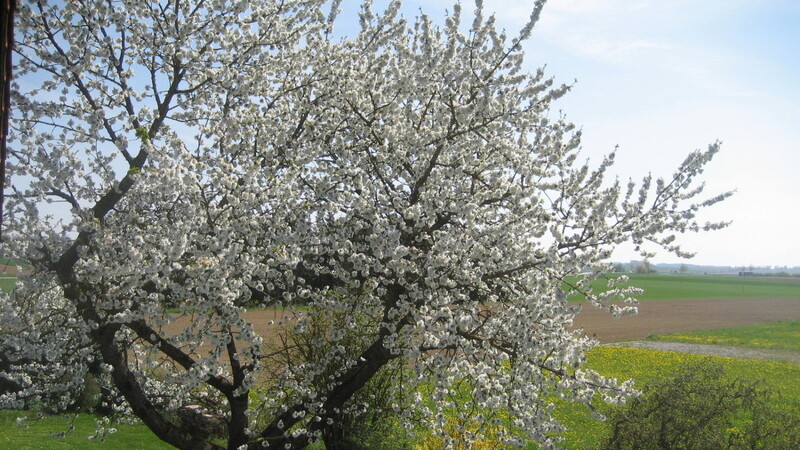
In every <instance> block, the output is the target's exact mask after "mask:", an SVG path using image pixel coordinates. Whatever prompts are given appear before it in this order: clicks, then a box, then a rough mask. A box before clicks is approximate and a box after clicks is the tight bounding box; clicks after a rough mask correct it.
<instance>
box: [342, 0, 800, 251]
mask: <svg viewBox="0 0 800 450" xmlns="http://www.w3.org/2000/svg"><path fill="white" fill-rule="evenodd" d="M346 3H347V2H346ZM376 3H377V6H376V9H379V8H381V7H382V5H383V4H385V2H379V1H378V2H376ZM531 4H532V2H531V1H529V0H503V1H499V0H494V1H493V0H486V1H485V8H486V10H487V11H494V12H496V15H497V19H498V22H499V23H500V24H501V26H502V27H504V28H506V29H507V30H508V31H509V34H511V35H513V34H514V33H515V32H516V30H517V29H518V28H520V27H521V26H522V25H523V24H524V23H525V21H526V19H527V17H528V15H529V11H530V9H531ZM451 5H452V2H451V1H446V0H429V1H424V2H423V1H407V2H406V4H405V6H404V11H406V13H407V14H409V15H413V14H415V12H416V11H419V9H420V8H421V9H422V10H424V11H425V12H426V13H429V14H430V15H432V16H434V17H441V13H442V12H443V11H444V10H445V9H446V8H451ZM463 9H464V11H465V12H469V11H471V10H472V9H473V6H472V3H471V2H464V3H463ZM465 22H467V23H469V21H466V20H465ZM525 50H526V56H527V62H528V64H529V65H530V70H535V68H537V67H539V66H541V65H544V64H546V65H547V72H548V73H549V74H550V75H552V76H554V77H555V78H556V80H557V81H559V82H565V83H570V82H572V81H573V80H577V83H576V84H575V87H574V89H573V90H572V92H570V93H569V94H568V95H567V96H566V97H565V98H563V99H562V100H560V101H559V102H558V103H557V104H556V105H555V107H556V108H558V109H560V110H562V111H563V112H564V113H565V114H566V116H567V118H568V119H570V120H571V121H573V122H574V123H576V124H577V125H579V126H581V127H582V128H583V131H584V140H583V152H584V155H586V157H589V158H592V160H598V159H599V158H600V155H602V154H604V153H608V152H609V151H611V150H612V149H613V148H614V146H615V145H619V148H620V149H619V152H618V158H617V161H618V164H617V167H616V174H618V175H619V176H620V178H622V179H627V178H630V177H633V178H639V177H640V176H641V175H644V174H646V173H648V172H652V173H653V175H654V176H669V175H670V173H671V169H672V168H673V167H677V165H678V164H679V163H680V162H681V161H682V159H683V158H684V157H685V155H686V154H687V153H688V152H690V151H692V150H694V149H698V148H705V147H706V146H707V145H708V144H710V143H712V142H714V141H716V140H720V141H721V142H722V143H723V146H722V151H721V152H720V154H719V155H718V156H717V157H716V158H715V160H714V161H713V162H712V163H711V165H710V166H709V168H708V169H707V170H706V172H705V174H704V179H705V180H706V182H707V192H708V193H709V195H710V194H715V193H719V192H723V191H727V190H733V189H735V190H736V191H737V193H736V195H735V196H734V197H732V198H730V199H729V200H727V201H726V202H725V203H724V204H720V205H717V206H715V207H713V208H711V209H709V210H708V211H706V212H705V213H704V214H703V217H704V218H707V219H708V220H730V221H732V224H731V226H730V227H728V228H727V229H724V230H721V231H717V232H713V233H706V234H702V235H687V236H684V238H683V239H682V241H683V242H685V245H684V248H685V249H686V250H691V251H694V252H696V253H697V256H696V257H695V258H693V259H692V260H691V261H690V262H691V263H697V264H720V265H735V266H739V265H759V266H761V265H775V266H784V265H788V266H800V2H799V1H796V0H762V1H759V0H668V1H664V0H550V1H549V2H548V3H547V5H546V6H545V9H544V12H543V14H542V16H541V20H540V21H539V24H538V25H537V27H536V28H535V30H534V36H533V37H532V39H531V40H530V41H529V42H527V44H526V46H525ZM635 257H636V254H635V253H634V252H633V251H632V250H630V249H624V248H623V249H620V251H619V252H618V253H617V254H616V255H615V259H617V260H621V261H626V260H628V259H633V258H635ZM653 260H654V261H655V262H675V261H678V259H677V258H676V257H675V256H673V255H668V254H664V253H663V252H662V253H661V254H659V255H658V256H656V257H655V258H654V259H653Z"/></svg>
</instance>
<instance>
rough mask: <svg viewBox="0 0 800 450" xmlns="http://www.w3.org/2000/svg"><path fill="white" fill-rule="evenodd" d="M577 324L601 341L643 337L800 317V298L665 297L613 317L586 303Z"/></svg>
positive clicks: (628, 339)
mask: <svg viewBox="0 0 800 450" xmlns="http://www.w3.org/2000/svg"><path fill="white" fill-rule="evenodd" d="M582 306H583V308H582V310H581V312H580V313H578V315H577V316H576V317H575V327H574V328H576V329H577V328H583V329H584V331H585V332H586V334H587V335H590V336H594V337H595V338H597V339H598V340H599V341H600V342H601V343H610V342H619V341H630V340H640V339H644V338H645V337H647V335H649V334H666V333H679V332H684V331H693V330H707V329H712V328H728V327H738V326H742V325H751V324H756V323H765V322H775V321H779V320H800V298H759V299H752V298H730V299H699V300H662V301H644V302H641V303H639V305H638V307H639V314H637V315H635V316H626V317H619V318H613V317H611V315H610V314H609V313H608V312H607V311H605V310H599V309H596V308H594V307H593V306H591V305H590V304H583V305H582Z"/></svg>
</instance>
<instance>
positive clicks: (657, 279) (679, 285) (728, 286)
mask: <svg viewBox="0 0 800 450" xmlns="http://www.w3.org/2000/svg"><path fill="white" fill-rule="evenodd" d="M611 276H617V275H611ZM629 278H630V281H629V282H628V283H627V284H626V286H627V285H632V286H636V287H639V288H642V289H644V293H643V294H642V295H640V296H639V297H638V298H639V299H640V300H684V299H700V298H780V297H787V298H800V282H798V280H797V279H795V278H788V277H787V278H785V279H783V278H777V277H776V278H768V277H737V276H715V275H666V274H647V275H642V274H630V275H629ZM606 283H607V281H606V280H598V281H596V282H595V284H594V289H595V291H597V292H601V291H603V290H605V285H606ZM570 300H572V301H582V300H584V298H583V296H580V295H576V296H573V297H570Z"/></svg>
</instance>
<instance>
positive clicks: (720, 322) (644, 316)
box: [167, 298, 800, 351]
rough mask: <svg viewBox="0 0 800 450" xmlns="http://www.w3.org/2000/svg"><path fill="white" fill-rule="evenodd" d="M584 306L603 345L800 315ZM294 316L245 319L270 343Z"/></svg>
mask: <svg viewBox="0 0 800 450" xmlns="http://www.w3.org/2000/svg"><path fill="white" fill-rule="evenodd" d="M581 306H582V309H581V311H580V312H579V313H578V315H577V316H576V317H575V324H574V327H573V328H574V329H579V328H582V329H583V330H584V332H585V333H586V334H587V335H589V336H594V337H595V338H597V339H598V340H599V341H600V343H603V344H607V343H617V342H620V341H639V340H643V339H645V338H646V337H647V336H648V335H650V334H666V333H678V332H684V331H693V330H705V329H713V328H727V327H736V326H741V325H750V324H757V323H766V322H774V321H779V320H800V298H760V299H749V298H730V299H698V300H661V301H643V302H641V303H639V305H638V307H639V314H637V315H634V316H625V317H618V318H614V317H612V316H611V314H610V313H609V312H608V311H606V310H603V309H596V308H594V307H593V306H592V305H590V304H581ZM291 316H292V314H291V313H289V312H287V311H284V310H254V311H248V312H246V313H245V314H244V317H245V319H246V320H247V321H248V322H250V323H251V324H253V328H254V329H255V331H256V332H257V333H258V334H260V335H261V336H263V337H264V338H265V341H267V342H269V341H270V340H274V339H276V337H277V333H278V331H279V330H280V329H281V325H280V323H281V321H282V320H283V319H285V318H287V317H291ZM188 321H189V319H188V318H184V319H182V320H179V321H178V322H177V323H173V324H171V325H170V326H168V327H167V333H168V334H175V333H178V332H179V331H180V330H182V329H183V328H184V327H185V326H186V325H187V322H188ZM655 344H656V343H654V344H653V345H655ZM657 344H658V345H660V346H661V347H663V349H665V350H666V349H673V348H671V346H672V345H673V343H666V342H662V343H657ZM648 345H649V344H648ZM675 350H678V351H687V350H686V349H675Z"/></svg>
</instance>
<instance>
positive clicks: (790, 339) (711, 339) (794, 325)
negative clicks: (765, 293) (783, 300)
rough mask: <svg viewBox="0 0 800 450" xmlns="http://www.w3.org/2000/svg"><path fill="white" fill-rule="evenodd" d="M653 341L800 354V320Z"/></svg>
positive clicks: (722, 329) (653, 339) (650, 337)
mask: <svg viewBox="0 0 800 450" xmlns="http://www.w3.org/2000/svg"><path fill="white" fill-rule="evenodd" d="M647 338H648V339H649V340H652V341H670V342H687V343H690V344H708V345H729V346H733V347H750V348H765V349H780V350H793V351H798V352H800V321H783V322H773V323H765V324H757V325H747V326H742V327H734V328H718V329H713V330H698V331H691V332H686V333H675V334H661V335H650V336H648V337H647Z"/></svg>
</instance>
